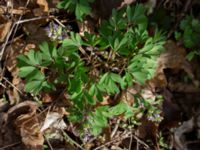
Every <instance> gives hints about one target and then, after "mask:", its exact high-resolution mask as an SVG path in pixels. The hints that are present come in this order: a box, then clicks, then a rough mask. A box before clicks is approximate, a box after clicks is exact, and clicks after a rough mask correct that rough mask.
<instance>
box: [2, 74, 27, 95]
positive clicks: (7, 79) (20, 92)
mask: <svg viewBox="0 0 200 150" xmlns="http://www.w3.org/2000/svg"><path fill="white" fill-rule="evenodd" d="M2 79H3V80H5V81H6V82H7V83H8V84H10V85H11V86H12V87H13V88H14V89H16V90H17V91H18V92H19V93H20V94H23V93H22V91H20V90H19V89H18V88H17V87H16V86H15V85H14V84H12V83H11V82H10V81H9V80H8V79H6V78H5V77H3V78H2Z"/></svg>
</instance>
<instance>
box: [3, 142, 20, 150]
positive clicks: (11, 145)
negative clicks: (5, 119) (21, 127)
mask: <svg viewBox="0 0 200 150" xmlns="http://www.w3.org/2000/svg"><path fill="white" fill-rule="evenodd" d="M20 143H22V142H16V143H13V144H10V145H7V146H4V147H0V150H5V149H6V148H9V147H13V146H15V145H18V144H20Z"/></svg>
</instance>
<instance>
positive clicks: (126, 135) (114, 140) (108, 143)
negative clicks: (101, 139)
mask: <svg viewBox="0 0 200 150" xmlns="http://www.w3.org/2000/svg"><path fill="white" fill-rule="evenodd" d="M130 134H131V133H130V132H129V133H127V134H125V135H124V136H122V137H121V138H120V137H118V138H115V139H113V140H112V141H110V142H107V143H105V144H103V145H100V146H99V147H96V148H95V149H94V150H98V149H101V148H103V147H104V146H108V145H110V144H112V143H114V142H116V141H119V140H123V139H125V138H127V137H129V136H130Z"/></svg>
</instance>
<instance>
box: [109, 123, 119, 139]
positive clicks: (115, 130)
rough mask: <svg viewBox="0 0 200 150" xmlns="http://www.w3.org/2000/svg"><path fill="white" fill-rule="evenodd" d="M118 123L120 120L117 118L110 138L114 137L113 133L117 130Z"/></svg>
mask: <svg viewBox="0 0 200 150" xmlns="http://www.w3.org/2000/svg"><path fill="white" fill-rule="evenodd" d="M119 123H120V120H117V123H116V125H115V128H114V129H113V131H112V133H111V136H110V137H111V139H112V138H113V137H114V135H115V133H116V132H117V129H118V127H119Z"/></svg>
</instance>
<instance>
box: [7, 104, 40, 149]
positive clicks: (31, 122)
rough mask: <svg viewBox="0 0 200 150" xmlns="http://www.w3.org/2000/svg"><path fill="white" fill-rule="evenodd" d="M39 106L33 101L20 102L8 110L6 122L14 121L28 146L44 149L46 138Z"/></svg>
mask: <svg viewBox="0 0 200 150" xmlns="http://www.w3.org/2000/svg"><path fill="white" fill-rule="evenodd" d="M37 108H38V105H37V103H35V102H32V101H25V102H22V103H19V104H17V105H15V106H13V107H11V108H10V109H9V110H8V113H7V118H6V122H14V126H15V127H16V129H17V131H18V132H19V134H20V135H21V137H22V142H23V143H24V144H25V145H26V146H27V147H29V148H33V149H35V148H37V149H38V150H40V149H41V150H42V145H43V143H44V138H43V135H42V133H41V132H40V126H39V120H38V117H37V114H36V110H37Z"/></svg>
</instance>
